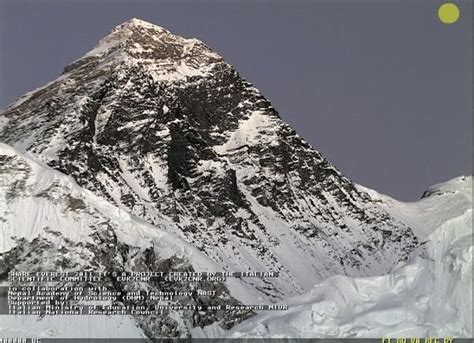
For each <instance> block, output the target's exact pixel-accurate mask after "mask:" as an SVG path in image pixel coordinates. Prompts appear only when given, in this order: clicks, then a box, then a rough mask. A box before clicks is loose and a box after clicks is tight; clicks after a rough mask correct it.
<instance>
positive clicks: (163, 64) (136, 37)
mask: <svg viewBox="0 0 474 343" xmlns="http://www.w3.org/2000/svg"><path fill="white" fill-rule="evenodd" d="M91 60H92V61H95V62H100V63H105V64H108V65H110V64H111V62H112V64H117V62H118V63H121V64H122V65H123V62H124V63H125V64H126V65H128V66H137V65H141V66H146V68H147V69H149V70H150V71H151V72H156V73H155V74H156V75H157V76H160V75H161V76H163V75H168V74H170V72H171V74H174V75H172V77H165V79H169V80H173V81H174V80H176V79H182V78H183V77H186V76H196V75H202V74H203V73H205V71H206V70H205V69H206V68H208V67H209V66H210V65H213V64H214V63H216V62H222V61H223V59H222V57H221V56H219V55H218V54H216V53H215V52H214V51H212V50H211V49H210V48H209V47H208V46H207V45H205V44H204V43H203V42H201V41H200V40H198V39H195V38H191V39H188V38H184V37H181V36H178V35H175V34H173V33H171V32H170V31H168V30H166V29H164V28H162V27H160V26H157V25H154V24H151V23H148V22H146V21H143V20H140V19H137V18H132V19H130V20H128V21H126V22H124V23H122V24H120V25H118V26H116V27H115V28H114V29H112V31H111V32H110V33H109V34H108V35H106V36H105V37H103V38H102V39H101V40H100V41H99V43H98V44H97V45H96V46H95V47H94V49H92V50H91V51H89V52H88V53H86V54H85V55H84V56H83V57H82V58H80V59H79V60H77V61H75V62H74V63H73V64H72V65H71V66H69V67H68V68H66V71H71V70H73V69H75V68H76V67H78V66H81V65H84V63H90V62H91Z"/></svg>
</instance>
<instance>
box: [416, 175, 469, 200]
mask: <svg viewBox="0 0 474 343" xmlns="http://www.w3.org/2000/svg"><path fill="white" fill-rule="evenodd" d="M453 193H458V194H462V195H464V196H466V197H467V198H469V199H471V201H472V175H467V176H466V175H463V176H458V177H456V178H454V179H451V180H449V181H446V182H443V183H439V184H436V185H433V186H431V187H430V188H428V190H426V192H425V193H424V194H423V198H426V197H431V196H434V195H445V194H453Z"/></svg>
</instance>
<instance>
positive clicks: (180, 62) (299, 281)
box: [0, 19, 417, 301]
mask: <svg viewBox="0 0 474 343" xmlns="http://www.w3.org/2000/svg"><path fill="white" fill-rule="evenodd" d="M315 111H317V109H315ZM0 141H2V142H5V143H7V144H9V145H11V146H13V147H14V148H16V149H17V150H19V151H21V152H25V153H28V154H29V155H30V156H34V158H35V159H37V160H38V161H41V162H42V163H44V164H46V165H48V166H49V167H51V168H53V169H55V170H57V171H60V172H62V173H64V174H66V175H69V176H70V177H72V178H73V179H74V180H75V181H76V182H77V183H78V184H79V185H80V186H82V187H84V188H85V189H87V190H89V191H91V192H93V193H94V194H96V195H97V196H100V197H102V198H104V199H106V200H107V201H109V202H110V203H112V204H114V205H116V206H118V207H120V208H121V209H123V210H126V211H128V212H129V213H131V214H133V215H135V216H137V217H139V218H141V219H143V220H145V221H146V222H148V223H149V224H151V225H160V224H161V223H163V222H166V223H169V225H167V227H166V228H165V229H166V230H168V232H170V233H172V234H174V235H177V236H179V237H181V238H183V239H184V240H185V241H187V242H188V243H190V244H191V245H193V246H195V247H196V248H198V249H199V250H200V251H201V252H202V253H204V254H205V255H206V256H208V257H209V258H210V259H211V260H213V261H214V262H215V263H217V264H218V265H219V266H221V267H222V268H223V269H224V270H228V271H277V272H279V273H280V277H279V278H278V279H274V280H264V279H255V280H249V281H247V283H248V286H250V287H253V288H254V289H256V290H257V291H258V292H259V293H260V294H261V296H262V297H263V298H264V299H266V300H268V301H277V300H280V299H282V298H283V297H285V296H288V295H293V294H298V293H300V292H302V291H305V290H307V289H309V288H310V287H311V286H312V285H313V284H314V283H315V282H316V281H318V280H322V279H323V278H326V277H328V276H331V275H334V274H345V275H348V276H367V275H377V274H382V273H385V272H387V271H389V270H390V268H392V267H393V266H394V265H395V264H396V263H397V262H398V261H400V260H403V259H404V258H406V256H407V255H408V254H409V253H410V252H411V251H412V250H413V249H414V247H415V246H416V245H417V239H416V237H415V236H414V235H413V232H412V230H411V229H410V228H409V227H407V226H406V225H404V224H402V223H401V222H399V221H397V220H395V219H394V218H392V217H391V216H390V215H389V214H388V213H387V212H386V211H385V210H384V209H383V208H382V207H380V206H379V205H378V204H377V202H376V201H374V200H373V199H371V198H370V197H369V196H368V195H367V194H366V193H365V192H363V191H362V190H360V189H357V188H356V187H354V184H353V183H352V182H351V181H350V180H348V179H347V178H345V177H344V176H343V175H341V173H340V172H339V171H338V170H337V169H336V168H335V167H334V166H333V165H332V164H330V163H329V162H328V161H327V160H326V159H325V158H324V157H323V156H321V154H320V153H319V152H317V151H316V150H315V149H313V148H312V147H311V146H310V145H309V144H308V143H306V142H305V141H304V140H303V139H302V138H301V137H299V136H298V135H297V134H296V132H295V131H294V130H293V129H292V128H291V127H290V126H289V125H288V124H287V123H285V122H284V121H283V120H282V119H281V118H280V116H279V114H278V112H277V111H276V110H275V109H274V108H273V107H272V105H271V104H270V103H269V101H268V100H266V99H265V98H264V97H263V95H262V94H261V93H260V92H259V91H258V90H257V89H256V88H254V87H253V86H252V85H251V84H250V83H249V82H247V81H245V80H243V79H242V78H241V77H240V76H239V74H238V73H237V71H236V70H235V69H234V68H233V67H232V66H231V65H229V64H228V63H226V62H225V61H224V60H223V59H222V57H220V56H219V55H217V54H216V53H215V52H213V51H212V50H210V49H209V48H208V47H207V46H206V45H205V44H204V43H202V42H200V41H198V40H196V39H184V38H182V37H178V36H176V35H173V34H172V33H170V32H169V31H167V30H165V29H163V28H160V27H158V26H155V25H152V24H150V23H146V22H143V21H141V20H137V19H132V20H130V21H128V22H125V23H124V24H122V25H119V26H117V27H116V28H115V29H114V30H113V31H112V32H111V33H110V34H109V35H108V36H106V37H105V38H103V39H102V40H101V41H100V42H99V44H98V45H97V46H96V48H94V49H93V50H92V51H90V52H89V53H87V54H86V55H85V56H83V57H82V58H80V59H78V60H77V61H75V62H73V63H72V64H71V65H70V66H68V67H66V68H65V70H64V73H63V74H62V75H61V76H60V77H59V78H58V79H56V80H54V81H52V82H51V83H49V84H47V85H45V86H44V87H42V88H40V89H38V90H35V91H33V92H31V93H28V94H26V95H25V96H23V97H22V98H20V99H19V100H17V101H16V102H14V103H13V104H11V105H10V106H9V107H8V108H7V109H6V110H5V111H4V112H3V113H2V114H1V115H0Z"/></svg>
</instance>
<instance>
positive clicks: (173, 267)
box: [0, 143, 259, 338]
mask: <svg viewBox="0 0 474 343" xmlns="http://www.w3.org/2000/svg"><path fill="white" fill-rule="evenodd" d="M0 181H1V182H0V285H2V282H3V284H4V285H6V283H5V280H6V276H7V274H8V273H9V272H10V271H12V270H14V271H24V272H37V271H58V270H62V271H105V270H107V271H114V270H115V271H128V272H130V271H153V270H154V271H156V270H159V271H164V272H167V271H168V272H174V271H183V270H184V271H200V272H206V271H207V272H219V271H223V270H222V268H221V267H219V266H218V265H217V264H215V263H214V262H213V261H212V260H210V259H209V258H208V257H207V256H205V255H204V254H203V253H202V252H201V251H199V250H198V249H196V248H195V247H193V246H192V245H190V244H189V243H186V242H185V241H184V240H183V239H181V238H179V237H176V236H174V235H172V234H170V233H169V232H167V231H166V228H168V227H170V226H172V225H174V224H173V223H172V222H166V220H165V219H163V221H162V223H161V225H159V226H152V225H150V224H148V223H146V222H145V221H143V220H141V219H139V218H136V217H134V216H132V215H130V214H129V213H128V212H127V211H125V210H123V209H120V208H117V207H116V206H114V205H112V204H110V203H109V202H107V201H106V200H104V199H102V198H100V197H97V196H95V195H94V194H92V193H91V192H89V191H87V190H84V189H83V188H81V187H80V186H78V185H77V184H76V182H75V181H74V180H73V179H72V178H70V177H68V176H66V175H64V174H62V173H60V172H57V171H55V170H53V169H51V168H49V167H46V166H44V165H42V164H40V163H38V162H36V161H34V160H33V159H31V158H29V157H27V156H25V155H22V154H20V153H18V152H17V151H15V150H14V149H13V148H11V147H9V146H7V145H5V144H2V143H0ZM100 285H101V286H103V285H102V284H100ZM108 286H110V285H108ZM162 286H163V285H156V282H154V283H153V284H151V283H150V284H139V283H133V282H132V283H123V284H114V286H113V287H114V288H115V290H120V291H123V290H136V289H137V287H139V289H149V290H152V289H162V288H160V287H162ZM172 286H173V287H174V289H176V290H179V289H180V287H183V286H182V285H180V284H176V285H175V284H172ZM117 287H118V288H117ZM143 287H145V288H143ZM203 287H205V288H207V287H211V288H213V289H214V288H218V289H219V290H220V291H218V292H217V294H219V293H221V294H220V295H218V296H216V298H213V299H208V301H209V302H216V303H217V302H220V303H221V304H223V305H225V304H229V301H230V302H232V303H234V304H237V303H240V301H242V302H246V303H258V301H259V300H258V292H257V291H252V290H251V289H249V288H247V287H246V286H245V285H244V284H242V283H241V282H240V281H239V280H238V279H236V278H229V279H228V281H227V282H226V283H225V284H220V283H217V284H216V283H214V284H212V283H209V284H205V285H204V286H203ZM230 290H231V291H230ZM230 292H231V293H232V296H229V293H230ZM236 297H237V298H240V297H241V299H240V301H239V300H237V298H236ZM201 300H204V301H206V299H201ZM186 301H187V303H189V304H190V303H191V302H193V301H194V300H193V299H190V300H189V299H187V300H186ZM214 315H215V316H214ZM220 315H221V314H212V313H211V314H210V316H209V313H208V316H207V317H206V318H204V317H203V318H201V319H200V318H198V317H196V314H193V313H183V312H182V311H173V310H171V311H170V312H169V313H165V314H164V315H162V316H160V317H159V318H157V317H148V318H147V317H140V316H137V317H133V316H99V317H97V316H45V317H43V318H38V317H37V316H9V315H0V334H2V335H6V336H8V337H32V336H34V337H78V338H83V337H88V338H100V337H116V338H131V337H147V336H148V337H150V336H160V335H163V336H181V337H189V336H190V335H191V331H192V330H193V327H204V328H205V327H206V326H209V325H211V324H212V323H215V325H214V326H213V328H212V330H214V331H219V330H221V331H223V329H222V328H219V325H223V326H226V325H231V324H230V323H231V322H233V320H234V319H236V318H237V317H239V315H238V316H237V317H235V318H233V319H231V320H230V322H229V321H228V320H227V319H225V318H224V317H222V318H220V317H219V316H220ZM228 315H229V314H224V316H225V317H226V316H228ZM234 315H235V313H234V314H231V316H234ZM189 316H194V317H193V318H192V320H190V319H189ZM239 318H240V317H239ZM196 319H197V321H196ZM229 319H230V318H229ZM239 320H240V319H239ZM226 322H227V324H226ZM223 323H224V324H223ZM163 327H168V328H171V330H172V331H171V332H165V331H163ZM198 331H199V330H198Z"/></svg>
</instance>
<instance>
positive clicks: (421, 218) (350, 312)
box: [229, 176, 473, 338]
mask: <svg viewBox="0 0 474 343" xmlns="http://www.w3.org/2000/svg"><path fill="white" fill-rule="evenodd" d="M364 189H365V188H364ZM365 190H366V191H370V190H368V189H365ZM370 193H371V195H372V196H373V197H374V198H375V199H378V200H380V201H382V203H383V205H384V206H385V207H386V208H387V209H388V210H389V211H390V212H391V213H392V214H393V215H394V216H396V217H398V218H400V219H403V220H405V221H406V222H408V223H410V225H411V226H412V227H413V228H414V229H416V232H417V233H418V235H419V236H420V238H421V239H422V240H424V241H426V243H425V244H424V245H423V246H422V247H421V248H419V251H418V254H416V255H415V256H414V257H413V258H412V259H411V261H409V262H408V263H406V264H404V265H403V266H399V267H398V268H396V269H395V270H393V271H392V272H391V273H390V274H388V275H384V276H376V277H363V278H351V277H346V276H342V275H340V276H333V277H330V278H328V279H327V280H325V281H323V282H321V283H319V284H316V285H315V286H314V287H313V289H312V290H311V291H310V292H308V293H305V294H303V295H301V296H297V297H294V298H291V299H288V300H286V301H284V302H283V303H284V304H288V305H289V310H288V311H286V312H267V313H262V314H260V315H258V316H256V317H254V318H251V319H249V320H248V321H246V322H244V323H242V324H240V325H239V326H237V327H235V328H234V329H233V330H232V331H231V333H230V334H229V337H233V338H236V337H247V338H251V337H414V336H416V337H447V336H451V337H472V319H473V318H472V246H473V244H472V235H473V233H472V177H471V176H469V177H465V176H463V177H459V178H455V179H453V180H450V181H448V182H446V183H443V184H439V185H436V186H433V187H432V188H430V189H429V191H427V192H426V193H425V196H424V197H423V198H422V199H421V200H420V201H418V202H415V203H402V202H399V201H396V200H394V199H392V198H389V197H387V196H383V195H380V194H378V193H376V192H374V191H370Z"/></svg>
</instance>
